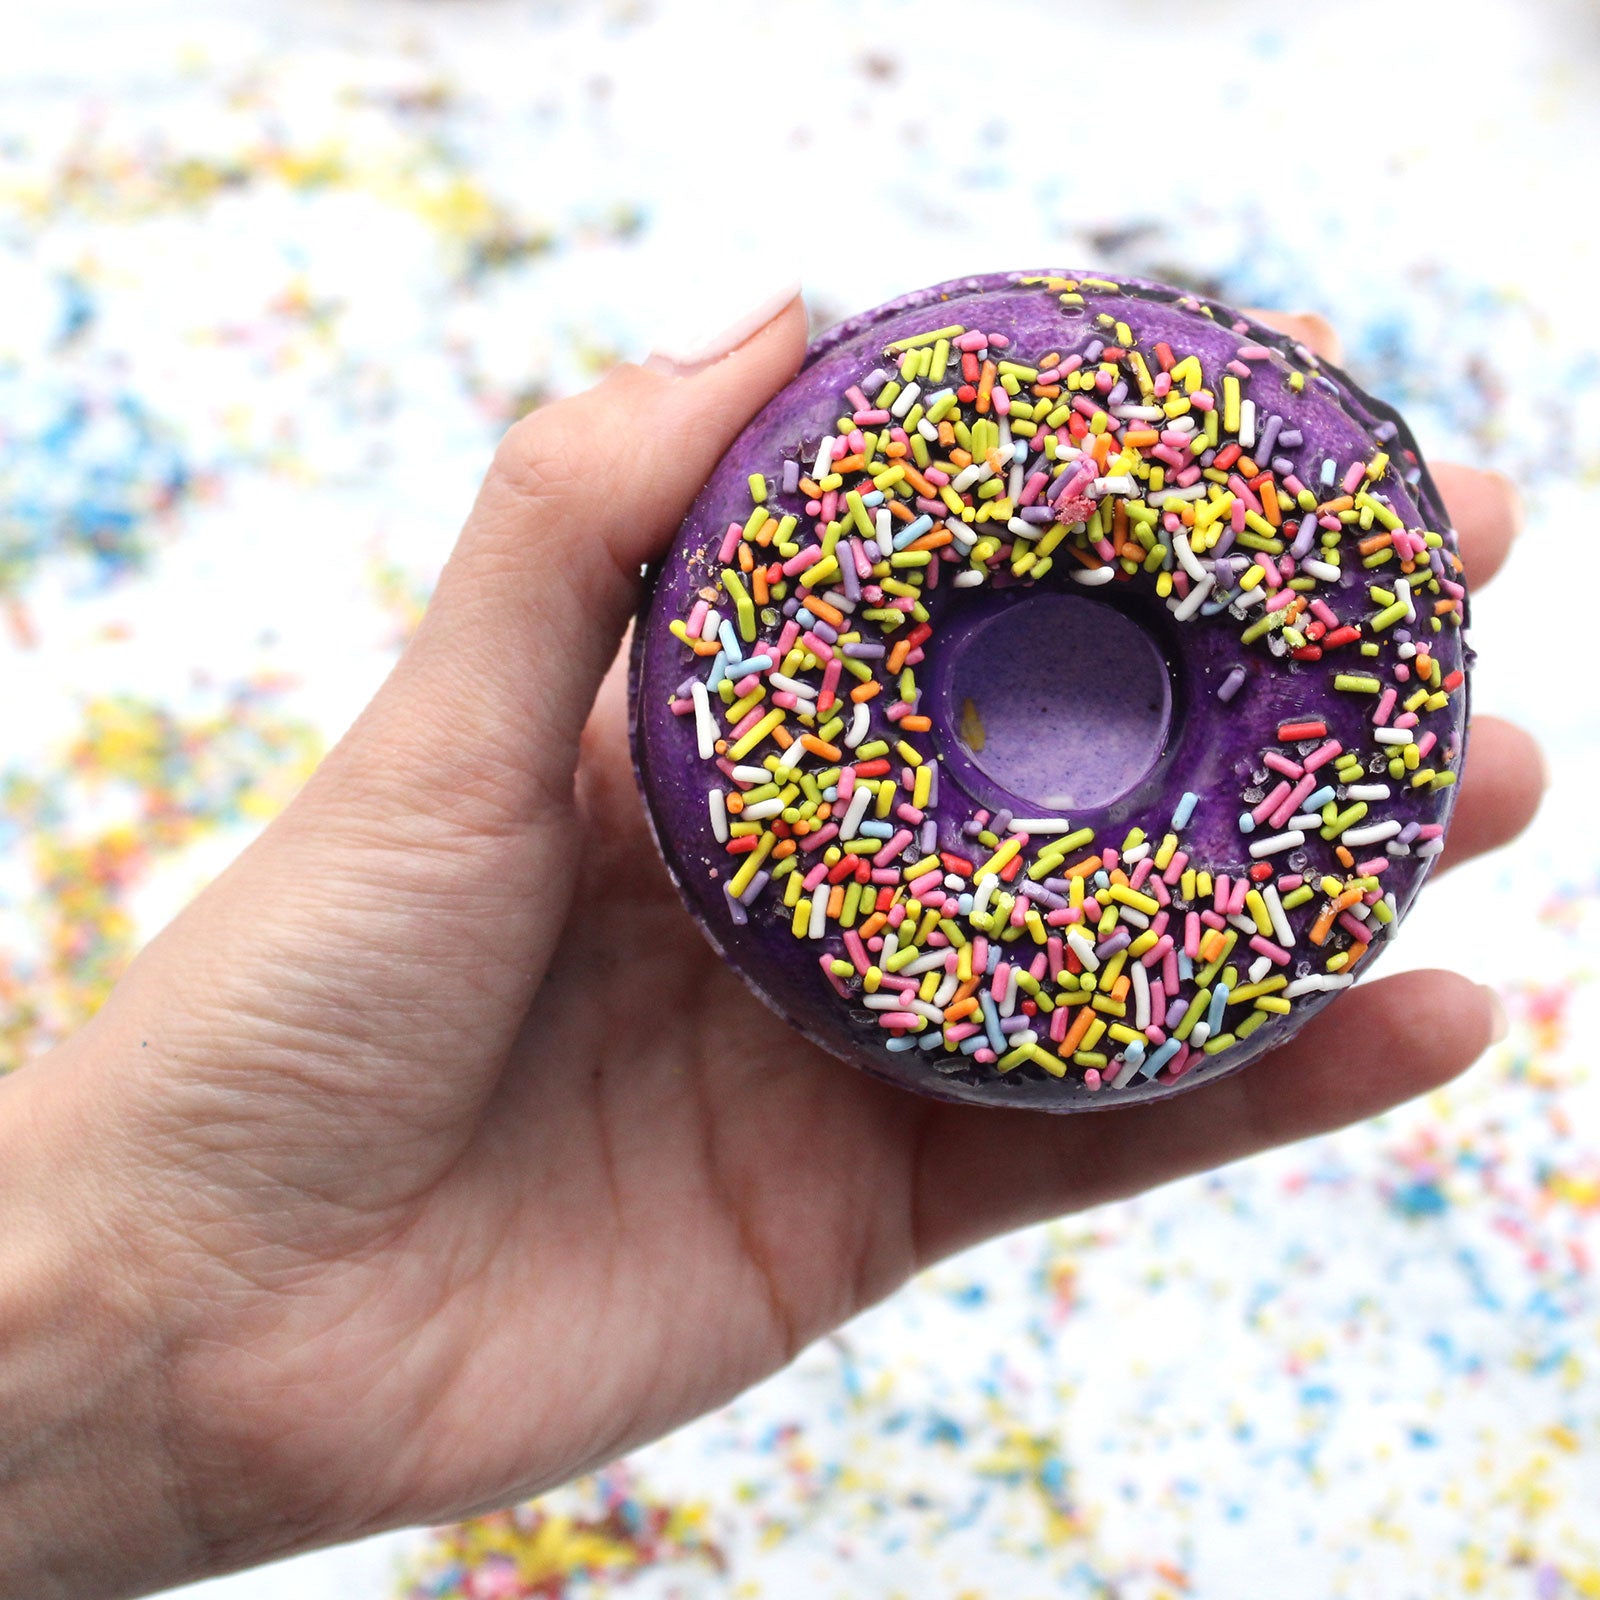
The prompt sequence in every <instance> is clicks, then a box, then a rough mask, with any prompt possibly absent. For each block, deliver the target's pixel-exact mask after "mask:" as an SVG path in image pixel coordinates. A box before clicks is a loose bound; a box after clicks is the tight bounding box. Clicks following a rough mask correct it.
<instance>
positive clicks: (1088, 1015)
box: [1056, 1006, 1094, 1060]
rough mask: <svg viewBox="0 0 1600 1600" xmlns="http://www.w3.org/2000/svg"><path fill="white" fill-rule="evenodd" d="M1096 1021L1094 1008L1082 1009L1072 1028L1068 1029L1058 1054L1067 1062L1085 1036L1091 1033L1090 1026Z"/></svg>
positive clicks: (1057, 1047) (1074, 1019) (1073, 1021)
mask: <svg viewBox="0 0 1600 1600" xmlns="http://www.w3.org/2000/svg"><path fill="white" fill-rule="evenodd" d="M1093 1021H1094V1007H1093V1006H1083V1007H1080V1009H1079V1011H1078V1014H1077V1016H1075V1017H1074V1018H1073V1019H1072V1026H1071V1027H1070V1028H1068V1029H1067V1036H1066V1038H1064V1039H1063V1040H1062V1041H1061V1043H1060V1044H1058V1045H1057V1046H1056V1054H1057V1055H1059V1056H1060V1057H1061V1058H1062V1060H1065V1059H1066V1058H1067V1057H1068V1056H1070V1055H1071V1054H1072V1052H1073V1051H1074V1050H1076V1049H1077V1048H1078V1045H1079V1044H1080V1043H1081V1042H1082V1039H1083V1036H1084V1034H1086V1033H1087V1032H1088V1031H1089V1024H1090V1023H1091V1022H1093Z"/></svg>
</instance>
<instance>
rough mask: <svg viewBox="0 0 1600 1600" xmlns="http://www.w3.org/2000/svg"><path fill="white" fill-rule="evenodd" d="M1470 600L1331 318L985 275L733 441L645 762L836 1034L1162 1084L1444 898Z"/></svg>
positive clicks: (740, 922)
mask: <svg viewBox="0 0 1600 1600" xmlns="http://www.w3.org/2000/svg"><path fill="white" fill-rule="evenodd" d="M1466 605H1467V596H1466V591H1465V588H1464V586H1463V582H1462V568H1461V561H1460V558H1459V555H1458V550H1457V541H1456V535H1455V533H1454V531H1453V530H1452V529H1451V527H1450V526H1449V523H1448V520H1447V516H1446V512H1445V509H1444V507H1443V505H1442V504H1441V502H1440V499H1439V496H1438V493H1437V491H1436V489H1435V487H1434V485H1433V483H1432V481H1431V480H1430V478H1429V476H1428V473H1427V470H1426V468H1425V467H1424V465H1423V462H1422V459H1421V457H1420V455H1419V454H1418V451H1417V447H1416V443H1415V441H1414V439H1413V438H1412V435H1411V433H1410V431H1409V430H1408V429H1407V428H1406V426H1405V424H1404V423H1403V422H1402V421H1401V419H1400V418H1399V416H1397V415H1396V414H1395V412H1394V411H1392V410H1391V409H1390V408H1389V407H1387V406H1385V405H1383V404H1382V403H1380V402H1379V401H1377V400H1375V399H1372V398H1371V397H1370V396H1368V395H1366V394H1364V393H1363V392H1362V391H1361V390H1360V389H1358V388H1357V387H1356V386H1355V385H1354V384H1353V383H1351V382H1350V380H1349V379H1348V378H1347V377H1346V376H1344V374H1342V373H1341V372H1339V371H1337V370H1335V369H1333V368H1332V367H1330V366H1328V365H1327V363H1325V362H1323V361H1321V360H1319V358H1318V357H1317V356H1315V355H1314V354H1313V353H1312V352H1311V351H1310V350H1308V349H1306V348H1305V347H1304V346H1302V345H1299V344H1296V343H1295V342H1294V341H1292V340H1291V339H1288V338H1286V337H1284V336H1283V335H1281V334H1279V333H1276V332H1274V331H1272V330H1271V329H1269V328H1266V327H1264V326H1262V325H1261V324H1259V323H1257V322H1253V321H1251V320H1250V319H1249V318H1246V317H1244V316H1242V315H1241V314H1240V313H1239V312H1237V311H1234V310H1232V309H1230V308H1229V307H1227V306H1223V305H1219V304H1217V303H1216V302H1214V301H1211V300H1208V299H1205V298H1204V297H1201V296H1198V295H1194V294H1189V293H1185V292H1183V291H1181V290H1179V289H1174V288H1168V287H1164V286H1162V285H1160V284H1156V283H1150V282H1145V281H1142V280H1135V279H1126V278H1125V279H1119V280H1113V279H1111V278H1108V277H1103V276H1098V275H1092V274H1085V273H1082V272H1073V271H1039V272H1026V273H997V274H991V275H988V276H983V277H976V278H964V279H960V280H956V281H952V282H948V283H942V284H938V285H935V286H934V287H932V288H928V289H922V290H918V291H917V292H915V293H912V294H906V295H902V296H900V297H899V298H898V299H895V300H892V301H890V302H889V303H888V304H886V305H883V306H880V307H878V308H877V309H876V310H873V311H869V312H866V313H864V314H863V315H860V316H855V317H851V318H849V319H848V320H846V321H845V322H842V323H840V324H839V325H838V326H836V327H834V328H832V329H830V330H829V331H828V332H826V333H824V334H823V335H821V337H819V338H818V339H817V340H816V341H815V342H814V343H813V344H812V345H811V347H810V349H809V351H808V353H807V356H806V361H805V365H804V367H803V369H802V370H801V372H800V374H799V375H798V376H797V377H796V378H795V379H794V380H793V381H792V382H791V383H789V384H788V385H787V386H786V387H785V388H784V389H783V390H782V391H781V392H780V393H779V394H778V395H777V396H776V397H775V398H774V399H773V400H772V401H771V402H770V403H769V404H767V405H766V406H765V407H764V408H763V409H762V411H761V412H760V413H759V415H757V416H756V418H755V419H754V421H752V422H751V423H750V425H749V426H748V427H747V428H746V429H745V430H744V432H743V433H742V434H741V435H740V437H739V438H738V440H737V441H736V443H735V444H734V446H733V448H732V449H731V450H729V452H728V453H727V455H726V456H725V457H724V458H723V459H722V461H721V463H720V464H719V465H718V466H717V468H716V470H715V472H714V473H713V474H712V476H711V479H710V481H709V482H708V483H707V484H706V486H705V488H704V490H703V491H702V492H701V493H700V495H699V497H698V498H697V499H696V501H695V503H694V506H693V508H692V510H691V511H690V513H689V516H688V518H687V519H686V520H685V522H684V524H683V526H682V528H681V530H680V531H679V533H678V536H677V539H676V541H675V543H674V544H673V546H672V548H671V551H670V552H669V554H668V555H667V556H666V558H665V560H664V561H662V562H661V563H660V564H659V566H658V567H657V568H656V569H655V570H654V572H653V574H652V576H651V580H650V583H649V587H648V593H647V596H646V598H645V600H644V603H643V605H642V607H641V609H640V612H639V616H638V618H637V621H636V625H635V626H636V631H635V639H634V647H633V655H632V674H631V692H632V713H631V714H632V737H633V752H634V761H635V765H636V768H637V771H638V776H639V780H640V784H641V786H642V789H643V793H644V797H645V801H646V809H647V811H648V814H649V817H650V819H651V824H652V827H653V829H654V832H655V836H656V840H657V843H658V845H659V847H660V849H661V853H662V856H663V858H664V860H665V862H666V864H667V868H668V870H669V872H670V874H671V876H672V878H673V879H674V881H675V882H676V883H677V885H678V888H679V889H680V891H681V893H682V895H683V897H684V899H685V901H686V902H687V904H688V906H689V908H690V910H691V911H692V913H693V914H694V916H695V918H696V920H697V921H698V922H699V924H700V926H701V927H702V928H703V929H704V930H705V933H706V935H707V937H708V938H709V939H710V940H711V942H712V944H713V945H714V946H715V947H716V949H717V950H718V951H719V952H721V954H722V955H723V956H724V957H725V958H726V959H727V961H728V962H729V963H730V964H731V965H732V966H733V967H734V969H735V970H736V971H737V972H738V973H739V974H740V975H741V976H742V977H743V979H744V980H745V981H746V982H747V983H748V984H749V986H750V987H751V988H752V989H753V990H754V991H755V992H756V994H757V995H759V996H760V997H761V998H762V999H763V1000H764V1001H765V1002H766V1003H767V1004H768V1005H769V1006H771V1007H772V1008H773V1009H774V1010H775V1011H777V1012H778V1013H779V1014H780V1015H782V1016H783V1017H785V1018H787V1019H788V1020H789V1021H790V1022H791V1023H792V1024H793V1025H794V1026H795V1027H796V1028H798V1029H799V1030H800V1032H801V1033H803V1034H804V1035H805V1036H806V1037H807V1038H809V1039H811V1040H813V1041H814V1042H815V1043H816V1044H818V1045H820V1046H821V1047H822V1048H824V1049H825V1050H828V1051H831V1052H833V1053H834V1054H835V1055H837V1056H839V1057H841V1058H842V1059H843V1060H845V1061H847V1062H850V1063H852V1064H853V1065H855V1066H857V1067H859V1068H861V1069H862V1070H864V1071H866V1072H869V1073H872V1074H874V1075H876V1076H878V1077H880V1078H883V1079H887V1080H890V1081H892V1082H894V1083H896V1084H900V1085H902V1086H904V1087H906V1088H909V1089H913V1090H917V1091H920V1092H922V1093H925V1094H930V1095H935V1096H938V1097H941V1098H944V1099H949V1100H962V1101H971V1102H979V1103H983V1104H990V1105H1008V1106H1030V1107H1037V1108H1044V1109H1050V1110H1057V1111H1068V1110H1078V1109H1083V1108H1086V1107H1096V1106H1106V1105H1118V1104H1126V1103H1129V1102H1133V1101H1142V1100H1151V1099H1157V1098H1160V1097H1162V1096H1166V1095H1170V1094H1173V1093H1176V1092H1179V1091H1180V1090H1182V1089H1187V1088H1189V1087H1191V1086H1193V1085H1196V1084H1199V1083H1203V1082H1206V1081H1209V1080H1211V1079H1213V1078H1216V1077H1219V1076H1221V1075H1222V1074H1224V1073H1227V1072H1231V1071H1233V1070H1235V1069H1237V1068H1239V1067H1243V1066H1245V1065H1246V1064H1247V1063H1249V1062H1251V1061H1253V1060H1255V1059H1256V1058H1258V1057H1259V1056H1261V1055H1262V1054H1264V1053H1265V1052H1266V1051H1268V1050H1271V1049H1272V1048H1273V1047H1275V1046H1277V1045H1280V1044H1282V1043H1283V1042H1284V1041H1285V1040H1286V1039H1287V1038H1289V1036H1290V1035H1291V1034H1292V1033H1293V1032H1294V1031H1295V1030H1296V1029H1297V1028H1299V1027H1300V1026H1301V1025H1302V1024H1303V1023H1304V1022H1306V1021H1307V1020H1308V1019H1309V1018H1310V1017H1311V1016H1313V1015H1314V1014H1315V1013H1316V1012H1317V1011H1319V1010H1320V1009H1321V1008H1322V1007H1323V1006H1324V1005H1326V1004H1328V1003H1329V1002H1330V1001H1332V1000H1333V999H1335V998H1336V996H1337V995H1338V992H1339V991H1340V990H1341V989H1344V988H1346V987H1347V986H1349V985H1350V984H1352V983H1354V982H1355V981H1356V979H1357V978H1358V977H1359V976H1360V975H1361V972H1362V971H1363V969H1364V968H1366V967H1368V966H1370V965H1371V963H1372V961H1373V959H1374V956H1375V954H1376V952H1377V950H1378V949H1379V948H1380V947H1381V946H1382V944H1383V943H1384V941H1385V940H1386V939H1387V938H1389V936H1390V935H1391V933H1392V932H1393V930H1394V928H1395V926H1396V924H1397V923H1398V922H1399V920H1400V919H1401V917H1402V916H1403V915H1404V913H1405V911H1406V909H1407V907H1408V906H1409V905H1410V903H1411V900H1412V897H1413V896H1414V895H1415V893H1416V891H1417V889H1418V887H1419V885H1420V884H1421V882H1422V880H1423V878H1424V877H1425V876H1426V875H1427V873H1428V871H1429V869H1430V867H1431V866H1432V864H1433V862H1434V861H1435V859H1436V858H1437V857H1438V855H1439V853H1440V851H1441V850H1442V849H1443V847H1444V839H1445V829H1446V827H1447V825H1448V823H1449V818H1450V813H1451V809H1452V804H1453V801H1454V797H1455V793H1456V790H1455V784H1456V779H1457V777H1458V774H1459V772H1460V768H1461V760H1462V754H1463V749H1464V744H1465V733H1466V712H1467V667H1468V663H1469V661H1470V652H1469V651H1468V649H1467V646H1466V638H1465V632H1464V628H1465V624H1466V620H1467V612H1466ZM1328 1047H1329V1048H1331V1049H1337V1048H1338V1044H1337V1035H1336V1034H1335V1035H1332V1036H1331V1042H1330V1044H1329V1046H1328Z"/></svg>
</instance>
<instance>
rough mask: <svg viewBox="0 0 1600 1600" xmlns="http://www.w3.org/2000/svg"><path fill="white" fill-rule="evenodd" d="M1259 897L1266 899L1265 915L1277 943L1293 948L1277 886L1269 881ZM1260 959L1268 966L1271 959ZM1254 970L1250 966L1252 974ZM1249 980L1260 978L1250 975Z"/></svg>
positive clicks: (1287, 921)
mask: <svg viewBox="0 0 1600 1600" xmlns="http://www.w3.org/2000/svg"><path fill="white" fill-rule="evenodd" d="M1261 898H1262V899H1263V900H1264V901H1266V904H1267V916H1268V917H1269V918H1270V919H1271V921H1272V931H1273V933H1274V935H1275V936H1276V937H1277V940H1278V943H1279V944H1281V945H1282V946H1283V948H1284V949H1285V950H1290V949H1293V948H1294V930H1293V929H1292V928H1291V927H1290V926H1289V917H1288V914H1287V913H1286V912H1285V911H1284V909H1283V901H1282V900H1280V899H1279V898H1278V890H1277V886H1276V885H1275V884H1271V883H1269V884H1268V885H1267V886H1266V888H1264V889H1263V890H1262V891H1261ZM1261 959H1262V960H1263V961H1266V962H1267V964H1268V965H1269V966H1270V965H1271V961H1270V960H1269V959H1268V958H1267V957H1266V956H1263V957H1262V958H1261ZM1254 971H1255V969H1254V968H1251V972H1252V974H1254ZM1250 981H1251V982H1252V983H1259V982H1260V981H1261V980H1260V979H1259V978H1257V977H1255V976H1253V975H1252V977H1251V979H1250Z"/></svg>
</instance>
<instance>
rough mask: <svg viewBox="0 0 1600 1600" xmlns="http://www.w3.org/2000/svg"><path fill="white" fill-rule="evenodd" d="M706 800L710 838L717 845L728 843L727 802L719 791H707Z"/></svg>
mask: <svg viewBox="0 0 1600 1600" xmlns="http://www.w3.org/2000/svg"><path fill="white" fill-rule="evenodd" d="M706 800H707V802H708V803H709V805H710V807H711V837H712V838H713V839H715V840H716V841H717V843H718V844H726V843H727V842H728V802H727V800H726V798H725V797H724V795H723V793H722V791H721V790H720V789H708V790H707V791H706Z"/></svg>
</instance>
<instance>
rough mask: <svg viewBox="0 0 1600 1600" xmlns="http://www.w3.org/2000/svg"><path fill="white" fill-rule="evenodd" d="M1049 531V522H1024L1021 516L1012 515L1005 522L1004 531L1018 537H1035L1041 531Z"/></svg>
mask: <svg viewBox="0 0 1600 1600" xmlns="http://www.w3.org/2000/svg"><path fill="white" fill-rule="evenodd" d="M1049 531H1050V524H1049V523H1047V522H1024V521H1023V520H1022V518H1021V517H1013V518H1012V519H1011V520H1010V521H1009V522H1008V523H1007V524H1006V532H1007V533H1012V534H1015V535H1016V536H1017V538H1019V539H1037V538H1038V537H1039V535H1040V534H1041V533H1048V532H1049Z"/></svg>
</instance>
